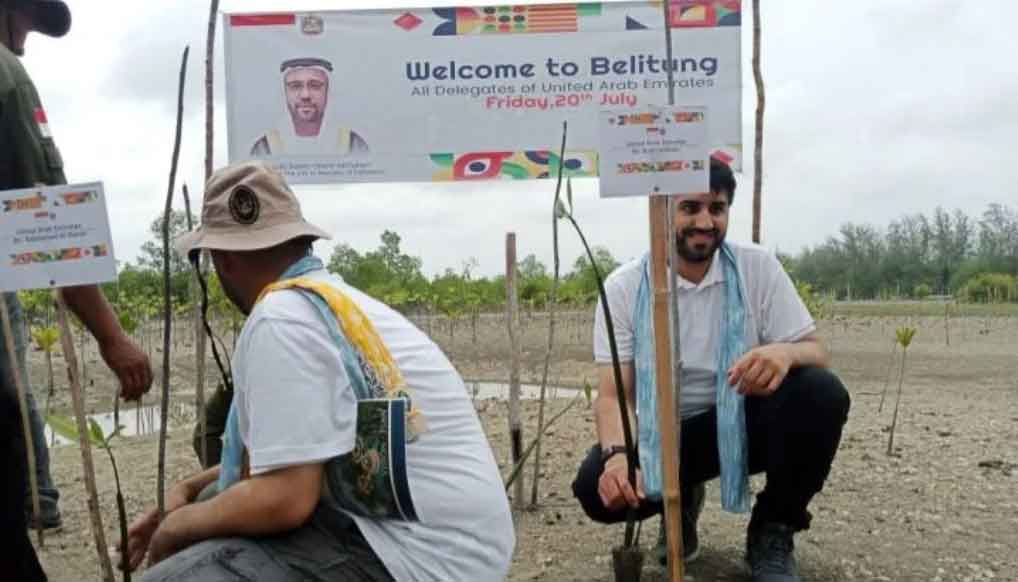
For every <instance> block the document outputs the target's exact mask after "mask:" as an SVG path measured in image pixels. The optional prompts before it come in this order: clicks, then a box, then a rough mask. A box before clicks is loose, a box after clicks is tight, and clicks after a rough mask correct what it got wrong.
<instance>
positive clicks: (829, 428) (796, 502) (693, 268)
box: [573, 160, 849, 582]
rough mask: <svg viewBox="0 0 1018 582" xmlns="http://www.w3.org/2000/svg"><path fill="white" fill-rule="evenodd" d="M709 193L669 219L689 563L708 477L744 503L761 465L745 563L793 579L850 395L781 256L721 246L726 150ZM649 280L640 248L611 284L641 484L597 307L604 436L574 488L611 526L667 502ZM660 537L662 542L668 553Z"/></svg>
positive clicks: (777, 580)
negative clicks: (628, 450) (632, 470)
mask: <svg viewBox="0 0 1018 582" xmlns="http://www.w3.org/2000/svg"><path fill="white" fill-rule="evenodd" d="M710 190H711V191H710V192H709V193H705V194H695V195H682V196H679V197H678V199H677V200H676V208H677V210H676V214H675V218H674V225H675V232H676V238H675V244H676V249H677V254H678V276H679V277H678V281H679V282H678V290H677V295H678V297H677V301H678V306H679V309H680V313H681V330H680V340H681V349H682V363H683V367H682V376H681V394H680V396H681V402H680V404H681V416H682V426H681V431H682V449H681V453H680V457H681V458H680V471H681V483H682V500H683V511H682V528H683V542H684V543H683V545H684V549H683V553H684V556H683V558H684V559H685V560H686V561H687V562H689V561H692V560H693V559H694V558H696V556H697V553H698V550H699V541H698V538H697V534H696V523H697V519H698V517H699V512H700V509H701V507H702V505H703V492H704V489H703V483H704V482H706V481H708V480H711V479H714V478H717V477H719V476H720V477H721V497H722V505H723V506H724V508H725V509H726V510H729V511H733V512H745V511H748V510H749V505H750V504H749V494H748V479H747V475H748V474H751V473H760V472H765V473H766V475H767V484H766V486H765V487H764V489H763V490H762V491H760V492H759V494H758V495H757V496H756V503H755V505H754V506H753V508H752V516H751V518H750V521H749V526H748V531H747V539H746V560H747V562H748V565H749V567H750V569H751V571H752V580H753V581H754V582H797V581H799V580H800V578H799V574H798V568H797V565H796V563H795V558H794V555H793V541H792V540H793V534H794V533H795V532H797V531H800V530H803V529H806V528H808V527H809V523H810V518H811V516H810V513H809V512H808V511H807V509H806V508H807V506H808V504H809V502H810V500H811V499H812V498H813V496H814V495H816V493H817V492H819V491H820V490H821V489H822V487H823V485H824V481H825V480H826V479H827V475H828V473H829V472H830V468H831V464H832V462H833V461H834V456H835V453H836V451H837V449H838V444H839V442H840V440H841V431H842V426H843V425H844V423H845V421H846V420H847V417H848V410H849V395H848V392H847V391H846V390H845V388H844V386H843V385H842V383H841V382H840V381H839V380H838V378H837V377H836V376H835V375H834V374H832V373H831V372H830V371H829V370H827V369H826V367H827V365H828V362H829V360H830V357H829V354H828V352H827V350H826V349H825V348H824V346H823V344H822V343H821V342H820V339H819V338H818V337H817V334H816V323H815V322H814V320H813V318H812V317H811V316H810V314H809V312H808V311H807V310H806V307H805V306H804V305H803V303H802V301H801V300H800V298H799V296H798V293H797V292H796V290H795V287H794V285H793V284H792V281H791V279H790V278H789V277H788V275H787V274H786V273H785V271H784V269H783V268H782V266H781V264H780V263H779V262H778V260H777V258H776V257H775V256H774V255H773V254H772V253H770V252H768V251H767V250H765V249H763V248H761V247H759V246H755V245H748V244H736V243H731V242H725V233H726V231H727V228H728V218H729V207H730V206H731V204H732V200H733V198H734V197H735V178H734V176H733V175H732V171H731V169H730V168H729V167H728V166H727V165H725V164H723V163H721V162H719V161H717V160H712V161H711V167H710ZM648 280H649V275H648V269H647V257H644V258H642V259H638V260H635V261H633V262H630V263H628V264H625V265H623V266H621V267H619V268H618V269H617V270H616V271H615V272H614V273H612V274H611V276H610V277H608V279H607V281H606V283H605V290H606V292H607V296H608V304H609V307H610V309H611V315H612V320H613V325H614V331H615V338H616V342H617V346H618V352H619V356H620V359H621V362H622V382H623V385H624V389H625V394H626V399H627V401H628V403H629V404H630V408H629V410H630V413H631V414H632V413H633V411H634V408H636V409H638V412H640V414H639V420H638V421H637V422H636V423H634V425H633V426H638V429H637V431H638V436H639V462H640V465H641V470H640V472H639V478H638V481H637V488H636V490H635V491H634V490H633V488H632V487H630V485H629V482H628V481H627V470H628V464H627V460H626V455H625V454H624V447H623V446H622V445H623V436H622V419H621V416H620V412H619V403H618V399H617V391H616V386H615V380H614V375H613V371H612V365H611V353H610V350H609V344H608V336H607V330H606V325H605V320H604V317H603V312H602V309H601V306H600V305H598V306H597V311H596V320H595V326H594V357H595V359H596V361H597V362H598V364H599V367H600V383H599V392H598V397H597V401H596V403H595V407H594V408H595V420H596V428H597V437H598V444H597V445H595V446H594V447H593V448H592V449H591V451H590V453H589V455H588V456H587V458H586V459H585V460H584V461H583V463H582V465H581V466H580V469H579V473H578V475H577V477H576V480H575V482H574V483H573V492H574V494H575V496H576V497H577V498H578V500H579V501H580V504H581V505H582V506H583V509H584V511H586V513H587V515H588V516H590V518H591V519H594V520H595V521H599V522H604V523H615V522H619V521H623V520H624V519H625V517H626V513H627V509H628V508H629V507H635V508H637V511H638V516H639V518H640V519H645V518H647V517H649V516H651V515H655V514H657V513H660V512H661V502H660V493H659V491H660V482H661V481H662V479H661V477H660V449H659V446H658V445H657V442H658V441H657V439H658V438H659V436H658V434H659V433H657V431H656V412H654V410H655V402H654V398H655V397H654V379H653V337H652V328H651V320H650V308H649V303H650V296H651V294H652V289H650V288H649V287H650V285H649V281H648ZM634 403H638V404H637V406H633V404H634ZM634 420H635V419H634ZM648 467H651V469H650V470H648ZM652 481H654V482H655V483H656V484H652V483H651V482H652ZM645 482H646V483H645ZM661 547H663V540H662V541H661V543H660V544H659V553H660V551H661V550H660V548H661ZM661 557H662V559H663V558H664V556H661Z"/></svg>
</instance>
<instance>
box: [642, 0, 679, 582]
mask: <svg viewBox="0 0 1018 582" xmlns="http://www.w3.org/2000/svg"><path fill="white" fill-rule="evenodd" d="M671 9H672V3H671V2H670V1H669V2H664V3H662V10H663V11H664V22H663V28H664V31H665V58H666V60H667V62H668V68H667V69H666V70H665V72H666V75H667V79H668V104H669V105H675V67H673V66H672V62H673V61H672V56H673V50H672V24H671V21H672V19H671ZM648 208H649V210H650V216H649V217H648V222H649V224H650V261H651V276H652V277H653V285H654V295H653V300H652V303H651V306H652V307H653V317H654V352H655V374H656V380H657V386H656V388H657V394H658V395H657V414H658V427H659V432H660V438H661V472H662V474H663V476H664V483H663V491H662V497H663V499H662V501H663V505H664V526H665V539H666V543H667V545H668V551H667V554H666V555H667V558H668V563H667V566H666V568H667V571H668V580H669V581H670V582H682V580H683V577H684V574H685V563H684V562H683V561H682V553H683V551H682V520H681V514H682V492H681V491H680V487H679V450H680V449H679V444H680V443H679V427H678V426H676V424H677V423H676V421H675V418H676V413H677V411H678V410H679V385H678V382H679V381H680V376H679V371H680V368H681V365H682V364H681V359H680V357H679V354H680V351H679V330H680V329H681V328H680V327H679V317H680V314H679V309H678V306H677V305H676V304H675V302H674V301H673V299H672V287H673V283H674V277H670V276H669V274H668V262H669V258H670V257H671V258H672V261H673V264H677V262H676V261H677V259H676V258H675V253H674V251H675V244H674V240H675V239H674V236H673V235H672V232H673V229H672V214H671V204H670V203H669V199H668V198H665V197H661V196H651V197H650V202H649V204H648ZM673 341H674V344H673ZM673 355H674V357H675V359H677V360H679V361H678V362H676V363H675V366H674V367H673V365H672V357H673ZM673 387H674V390H673Z"/></svg>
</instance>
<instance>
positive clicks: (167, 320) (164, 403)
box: [156, 46, 191, 517]
mask: <svg viewBox="0 0 1018 582" xmlns="http://www.w3.org/2000/svg"><path fill="white" fill-rule="evenodd" d="M190 51H191V47H190V46H185V47H184V54H183V56H181V59H180V79H179V82H178V84H177V128H176V131H175V133H174V140H173V154H172V157H171V159H170V184H169V187H168V188H167V189H166V205H165V207H164V208H163V370H162V400H161V405H160V410H159V423H160V424H159V461H158V476H157V477H156V478H157V480H158V483H157V484H156V506H157V507H158V509H159V515H160V517H162V515H163V513H164V511H165V509H166V505H165V502H166V432H167V430H168V427H167V424H168V423H169V408H170V340H171V336H170V334H171V331H172V325H173V320H172V315H173V312H172V305H171V303H172V297H171V296H170V220H171V218H172V212H173V184H174V181H175V180H176V178H177V161H178V160H179V158H180V133H181V129H182V123H183V118H184V80H185V79H186V76H187V55H188V53H190Z"/></svg>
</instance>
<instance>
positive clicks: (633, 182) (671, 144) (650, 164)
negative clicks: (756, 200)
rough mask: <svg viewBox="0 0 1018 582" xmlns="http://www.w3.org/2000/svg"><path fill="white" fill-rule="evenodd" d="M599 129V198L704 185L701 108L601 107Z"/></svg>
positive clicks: (671, 191)
mask: <svg viewBox="0 0 1018 582" xmlns="http://www.w3.org/2000/svg"><path fill="white" fill-rule="evenodd" d="M599 128H600V134H601V151H600V158H601V197H602V198H616V197H625V196H648V195H655V194H692V193H697V192H707V191H708V190H709V185H710V160H709V155H710V147H709V145H708V144H709V141H708V136H709V133H708V131H707V129H708V128H707V108H706V107H685V106H676V107H655V106H648V107H640V108H634V109H627V110H619V111H615V110H613V111H602V112H601V114H600V123H599Z"/></svg>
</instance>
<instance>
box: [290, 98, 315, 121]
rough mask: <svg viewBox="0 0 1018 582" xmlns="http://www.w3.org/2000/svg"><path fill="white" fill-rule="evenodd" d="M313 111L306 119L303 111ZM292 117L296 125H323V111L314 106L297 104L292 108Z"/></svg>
mask: <svg viewBox="0 0 1018 582" xmlns="http://www.w3.org/2000/svg"><path fill="white" fill-rule="evenodd" d="M305 108H309V109H313V110H314V111H313V113H310V115H309V116H307V117H305V115H304V113H302V112H301V109H305ZM290 117H291V118H292V119H293V123H294V125H319V126H320V125H321V123H322V111H321V109H319V108H318V107H316V106H314V105H309V104H305V103H297V104H296V105H291V106H290Z"/></svg>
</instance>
